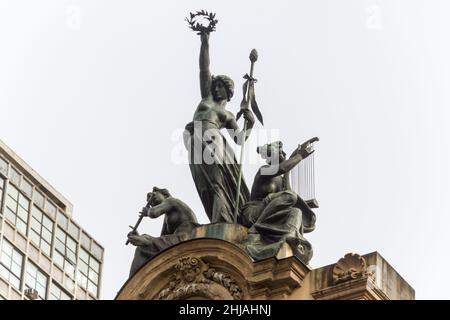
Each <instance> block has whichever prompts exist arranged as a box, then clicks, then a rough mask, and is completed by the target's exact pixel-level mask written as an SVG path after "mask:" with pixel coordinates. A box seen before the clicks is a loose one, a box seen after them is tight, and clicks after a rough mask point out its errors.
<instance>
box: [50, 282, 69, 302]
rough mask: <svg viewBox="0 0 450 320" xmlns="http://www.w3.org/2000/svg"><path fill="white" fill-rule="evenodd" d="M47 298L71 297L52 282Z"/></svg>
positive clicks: (60, 298)
mask: <svg viewBox="0 0 450 320" xmlns="http://www.w3.org/2000/svg"><path fill="white" fill-rule="evenodd" d="M49 300H72V298H71V297H70V296H69V295H68V294H67V293H66V292H65V291H64V290H62V289H61V288H60V287H59V286H58V285H56V284H55V283H52V286H51V288H50V296H49Z"/></svg>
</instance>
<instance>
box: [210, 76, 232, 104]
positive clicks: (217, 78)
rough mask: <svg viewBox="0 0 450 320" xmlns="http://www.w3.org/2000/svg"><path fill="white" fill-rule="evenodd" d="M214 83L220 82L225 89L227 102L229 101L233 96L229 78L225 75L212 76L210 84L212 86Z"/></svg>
mask: <svg viewBox="0 0 450 320" xmlns="http://www.w3.org/2000/svg"><path fill="white" fill-rule="evenodd" d="M216 81H222V83H223V86H224V87H225V90H226V92H227V100H228V101H230V99H231V98H232V97H233V95H234V81H233V80H232V79H231V78H230V77H228V76H225V75H217V76H213V77H212V84H213V85H214V83H215V82H216Z"/></svg>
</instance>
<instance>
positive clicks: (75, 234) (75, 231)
mask: <svg viewBox="0 0 450 320" xmlns="http://www.w3.org/2000/svg"><path fill="white" fill-rule="evenodd" d="M67 231H68V232H69V234H70V235H71V236H72V237H73V238H74V239H78V235H79V233H80V228H78V227H77V226H76V225H75V224H74V223H73V222H72V221H69V227H68V228H67Z"/></svg>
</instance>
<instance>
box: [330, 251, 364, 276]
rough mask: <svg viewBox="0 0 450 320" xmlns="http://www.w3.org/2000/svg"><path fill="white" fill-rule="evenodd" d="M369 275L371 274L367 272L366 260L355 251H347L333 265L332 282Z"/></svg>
mask: <svg viewBox="0 0 450 320" xmlns="http://www.w3.org/2000/svg"><path fill="white" fill-rule="evenodd" d="M370 275H372V274H371V273H370V272H367V264H366V260H365V259H364V258H363V257H361V256H360V255H359V254H356V253H347V254H346V255H345V256H344V257H343V258H341V259H339V261H338V262H337V263H336V264H335V265H334V268H333V283H334V284H339V283H342V282H346V281H350V280H355V279H358V278H362V277H365V276H370Z"/></svg>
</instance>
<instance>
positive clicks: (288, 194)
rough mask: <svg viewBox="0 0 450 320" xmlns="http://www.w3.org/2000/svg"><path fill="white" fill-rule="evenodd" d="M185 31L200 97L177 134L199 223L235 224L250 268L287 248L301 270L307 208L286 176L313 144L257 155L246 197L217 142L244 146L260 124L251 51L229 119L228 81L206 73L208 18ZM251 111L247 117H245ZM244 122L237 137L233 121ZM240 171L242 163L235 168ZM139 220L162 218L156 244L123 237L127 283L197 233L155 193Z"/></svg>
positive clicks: (180, 210) (178, 207)
mask: <svg viewBox="0 0 450 320" xmlns="http://www.w3.org/2000/svg"><path fill="white" fill-rule="evenodd" d="M197 17H204V18H206V19H207V20H209V25H208V26H202V25H201V24H199V23H196V18H197ZM187 21H188V23H189V25H190V27H191V29H193V30H194V31H196V32H197V33H198V34H199V35H200V38H201V48H200V59H199V64H200V93H201V101H200V103H199V104H198V106H197V108H196V110H195V112H194V115H193V120H192V121H191V122H189V123H188V124H187V125H186V127H185V131H184V134H183V140H184V144H185V147H186V149H187V151H188V155H189V168H190V171H191V174H192V178H193V181H194V183H195V186H196V189H197V192H198V195H199V197H200V199H201V202H202V204H203V207H204V210H205V213H206V215H207V216H208V218H209V220H210V222H211V223H238V224H241V225H243V226H245V227H247V228H248V240H247V243H246V250H247V252H248V253H249V254H250V256H251V257H252V258H253V259H254V260H261V259H264V258H267V257H269V256H274V255H276V252H277V251H278V250H279V248H280V247H281V245H283V243H288V244H289V246H290V247H291V248H292V250H293V252H294V253H295V255H296V256H297V257H299V258H300V259H301V260H302V261H303V262H304V263H306V264H307V263H308V262H309V260H310V259H311V257H312V247H311V245H310V243H309V242H308V241H307V240H306V239H305V238H304V233H307V232H311V231H313V230H314V227H315V214H314V212H313V211H312V209H311V208H310V207H309V205H308V204H307V203H306V202H305V201H304V200H303V199H302V198H301V197H300V196H299V195H298V194H296V193H295V192H293V191H292V190H291V187H290V183H289V180H290V179H289V172H290V171H291V170H292V169H293V168H294V167H295V166H296V165H298V163H300V161H302V160H303V159H305V158H307V157H308V156H309V155H310V154H311V153H312V152H313V150H312V149H311V144H312V143H313V142H315V141H317V140H318V139H317V138H313V139H310V140H308V141H306V142H305V143H303V144H301V145H299V147H298V148H297V149H296V150H294V152H293V153H292V154H291V156H290V157H289V158H287V157H286V154H285V153H284V151H283V146H282V143H281V142H279V141H278V142H273V143H269V144H266V145H264V146H262V147H259V148H258V150H257V152H258V153H259V154H260V155H261V157H262V158H263V159H266V162H267V164H266V165H264V166H262V167H261V168H260V169H259V170H258V172H257V173H256V176H255V178H254V181H253V185H252V189H251V192H249V189H248V187H247V185H246V183H245V181H244V180H243V178H242V167H241V165H240V164H239V163H238V162H237V161H236V157H235V155H234V153H233V150H232V149H231V147H230V146H229V145H228V142H227V140H226V138H225V137H224V136H223V134H222V129H226V130H227V131H228V132H229V134H230V136H231V138H232V140H233V141H234V142H235V143H236V144H238V145H241V146H243V145H244V144H245V141H246V140H247V138H248V137H249V135H250V134H251V131H252V128H253V126H254V124H255V116H254V114H255V115H256V117H257V119H258V120H259V121H260V122H261V123H262V116H261V113H260V111H259V109H258V106H257V104H256V100H255V95H254V83H255V82H256V79H254V78H253V65H254V63H255V61H256V60H257V53H256V50H252V53H251V54H250V60H251V63H252V64H251V71H250V75H245V77H244V78H245V79H246V82H245V83H244V86H243V95H244V97H243V100H242V103H241V108H240V111H239V112H238V114H237V115H236V116H235V115H234V114H233V113H232V112H230V111H229V110H227V109H226V105H227V102H228V101H230V99H231V98H232V97H233V95H234V82H233V80H231V79H230V78H229V77H228V76H225V75H217V76H213V75H212V74H211V71H210V68H209V66H210V57H209V36H210V33H211V32H212V31H214V30H215V26H216V24H217V20H215V14H212V13H208V12H206V11H199V12H197V13H195V14H191V16H190V19H187ZM250 106H251V107H252V110H253V112H252V111H251V110H250ZM241 116H243V118H244V125H243V128H242V129H241V128H240V127H239V125H238V123H237V121H238V120H237V119H239V118H240V117H241ZM240 163H242V155H241V161H240ZM147 202H148V204H147V206H146V207H144V209H143V210H142V212H141V216H140V220H141V219H142V217H146V216H148V217H150V218H156V217H159V216H161V215H165V218H164V224H163V229H162V231H161V235H160V237H151V236H149V235H139V234H138V233H137V231H136V228H137V225H138V224H139V222H140V220H139V222H138V224H137V225H136V226H135V227H134V228H133V231H131V232H130V233H129V234H128V242H131V243H132V244H133V245H135V246H136V247H137V248H136V253H135V257H134V260H133V264H132V268H131V271H130V275H132V274H133V273H134V272H135V271H136V270H137V269H138V268H139V267H140V266H142V265H143V264H144V263H145V262H146V261H148V260H149V259H151V258H152V257H154V256H155V255H157V254H158V253H159V252H161V251H162V250H164V249H166V248H168V247H170V246H173V245H175V244H177V243H179V242H181V241H184V240H186V239H187V236H188V234H190V232H192V231H193V230H194V229H195V228H196V227H198V226H199V224H198V223H197V219H196V217H195V215H194V213H193V212H192V210H191V209H190V208H189V207H188V205H186V204H185V203H184V202H182V201H181V200H179V199H176V198H173V197H172V196H171V195H170V193H169V192H168V191H167V190H166V189H159V188H157V187H155V188H154V189H153V192H151V193H149V194H148V198H147Z"/></svg>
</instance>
